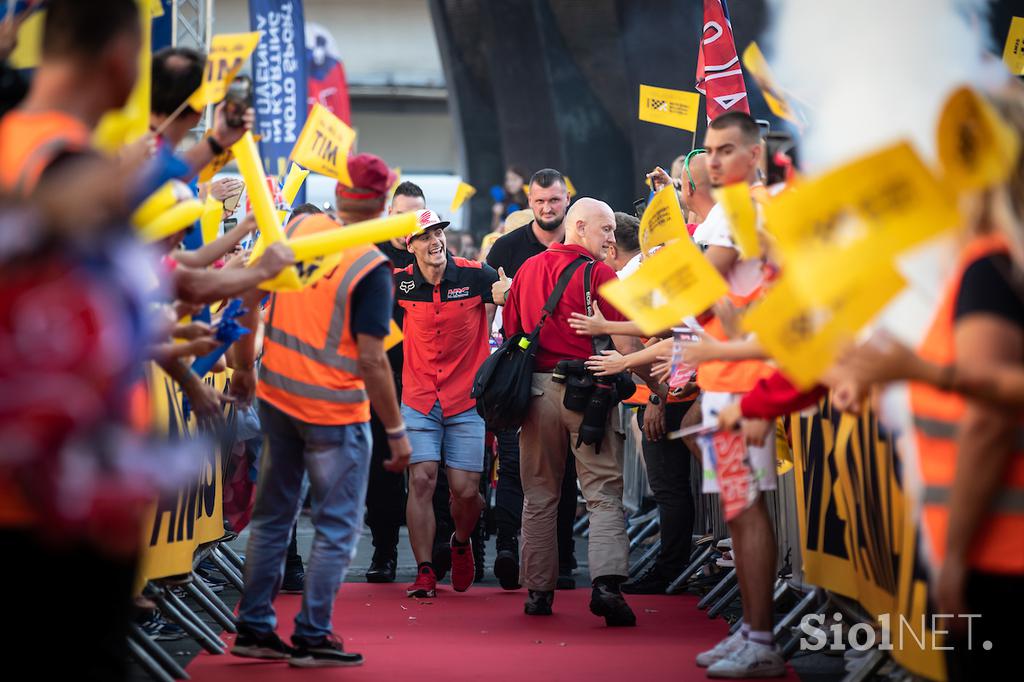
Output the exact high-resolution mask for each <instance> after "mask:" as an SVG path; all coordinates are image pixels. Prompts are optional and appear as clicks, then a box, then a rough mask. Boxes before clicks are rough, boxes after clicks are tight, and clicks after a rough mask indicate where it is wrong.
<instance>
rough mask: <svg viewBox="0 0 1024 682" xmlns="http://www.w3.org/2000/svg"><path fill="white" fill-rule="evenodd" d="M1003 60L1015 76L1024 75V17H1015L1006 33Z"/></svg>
mask: <svg viewBox="0 0 1024 682" xmlns="http://www.w3.org/2000/svg"><path fill="white" fill-rule="evenodd" d="M1003 61H1004V62H1005V63H1006V66H1007V68H1008V69H1010V73H1012V74H1013V75H1014V76H1024V17H1014V18H1013V21H1011V22H1010V32H1009V33H1007V34H1006V45H1005V46H1004V47H1003Z"/></svg>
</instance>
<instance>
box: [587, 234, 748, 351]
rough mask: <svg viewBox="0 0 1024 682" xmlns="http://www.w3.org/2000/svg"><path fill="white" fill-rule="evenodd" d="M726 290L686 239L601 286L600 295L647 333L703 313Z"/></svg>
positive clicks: (718, 277)
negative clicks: (628, 274)
mask: <svg viewBox="0 0 1024 682" xmlns="http://www.w3.org/2000/svg"><path fill="white" fill-rule="evenodd" d="M728 292H729V285H728V284H726V282H725V280H724V279H722V276H721V275H720V274H718V271H717V270H715V268H714V266H712V265H711V263H710V262H708V260H707V258H705V257H704V254H703V253H701V250H700V248H699V247H698V246H697V245H696V244H694V243H693V242H692V241H690V240H689V239H679V240H677V241H675V242H673V243H671V244H669V245H668V246H666V247H665V248H663V249H661V250H660V251H658V252H657V253H656V254H654V255H653V256H651V257H650V258H647V259H645V260H644V261H643V262H642V263H641V264H640V268H639V269H638V270H637V271H636V272H634V273H633V274H632V275H630V276H629V277H627V278H625V279H621V280H616V281H614V282H608V283H607V284H605V285H604V286H603V287H601V295H602V296H603V297H605V298H606V299H608V301H610V302H611V303H612V305H614V306H615V307H616V308H618V309H619V310H620V311H621V312H622V314H623V315H626V316H627V317H629V318H630V319H631V320H633V321H634V322H636V323H637V325H638V326H639V327H640V329H641V330H642V331H643V332H644V334H648V335H653V334H656V333H658V332H661V331H664V330H666V329H669V328H670V327H672V326H673V325H676V324H679V322H680V320H682V319H683V318H684V317H686V316H688V315H699V314H700V313H703V312H704V311H705V310H707V309H708V308H710V307H711V306H712V305H713V304H714V303H715V302H716V301H717V300H718V299H720V298H722V297H723V296H725V295H726V294H727V293H728Z"/></svg>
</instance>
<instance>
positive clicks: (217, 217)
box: [199, 194, 224, 244]
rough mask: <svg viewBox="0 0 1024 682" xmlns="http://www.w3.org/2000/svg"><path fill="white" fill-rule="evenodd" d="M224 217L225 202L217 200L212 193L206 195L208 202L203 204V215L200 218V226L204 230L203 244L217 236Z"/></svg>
mask: <svg viewBox="0 0 1024 682" xmlns="http://www.w3.org/2000/svg"><path fill="white" fill-rule="evenodd" d="M223 217H224V204H222V203H221V202H220V201H217V198H216V197H214V196H213V195H212V194H207V195H206V202H205V203H204V204H203V215H202V217H201V218H200V219H199V226H200V227H201V228H202V230H203V244H209V243H210V242H212V241H213V240H214V239H216V238H217V236H218V235H217V233H218V232H220V221H221V218H223Z"/></svg>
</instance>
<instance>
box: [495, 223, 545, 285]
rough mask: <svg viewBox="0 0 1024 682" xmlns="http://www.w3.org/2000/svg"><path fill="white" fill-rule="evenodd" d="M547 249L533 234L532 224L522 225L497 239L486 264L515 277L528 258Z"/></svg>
mask: <svg viewBox="0 0 1024 682" xmlns="http://www.w3.org/2000/svg"><path fill="white" fill-rule="evenodd" d="M547 249H548V247H546V246H544V245H543V244H541V243H540V241H538V239H537V235H535V234H534V233H533V223H532V222H531V223H530V224H529V225H523V226H522V227H520V228H519V229H518V230H516V231H515V232H510V233H508V234H506V235H502V236H501V237H499V238H498V240H497V241H496V242H494V245H493V246H491V250H490V251H488V252H487V264H488V265H490V266H491V267H492V268H494V269H495V270H497V269H498V268H504V269H505V275H506V276H508V277H515V275H516V272H518V271H519V268H521V267H522V265H523V263H525V262H526V261H527V259H529V258H533V257H534V256H536V255H537V254H538V253H544V252H545V251H547Z"/></svg>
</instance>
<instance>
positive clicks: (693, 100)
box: [639, 85, 700, 133]
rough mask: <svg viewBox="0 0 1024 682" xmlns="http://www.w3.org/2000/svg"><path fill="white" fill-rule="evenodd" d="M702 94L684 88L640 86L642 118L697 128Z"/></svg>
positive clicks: (676, 126) (689, 128)
mask: <svg viewBox="0 0 1024 682" xmlns="http://www.w3.org/2000/svg"><path fill="white" fill-rule="evenodd" d="M698 109H700V95H698V94H697V93H695V92H686V91H684V90H670V89H669V88H656V87H653V86H651V85H641V86H640V108H639V111H640V114H639V116H640V120H641V121H647V122H648V123H657V124H658V125H663V126H669V127H670V128H680V129H681V130H689V131H690V132H691V133H692V132H694V131H696V130H697V111H698Z"/></svg>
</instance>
